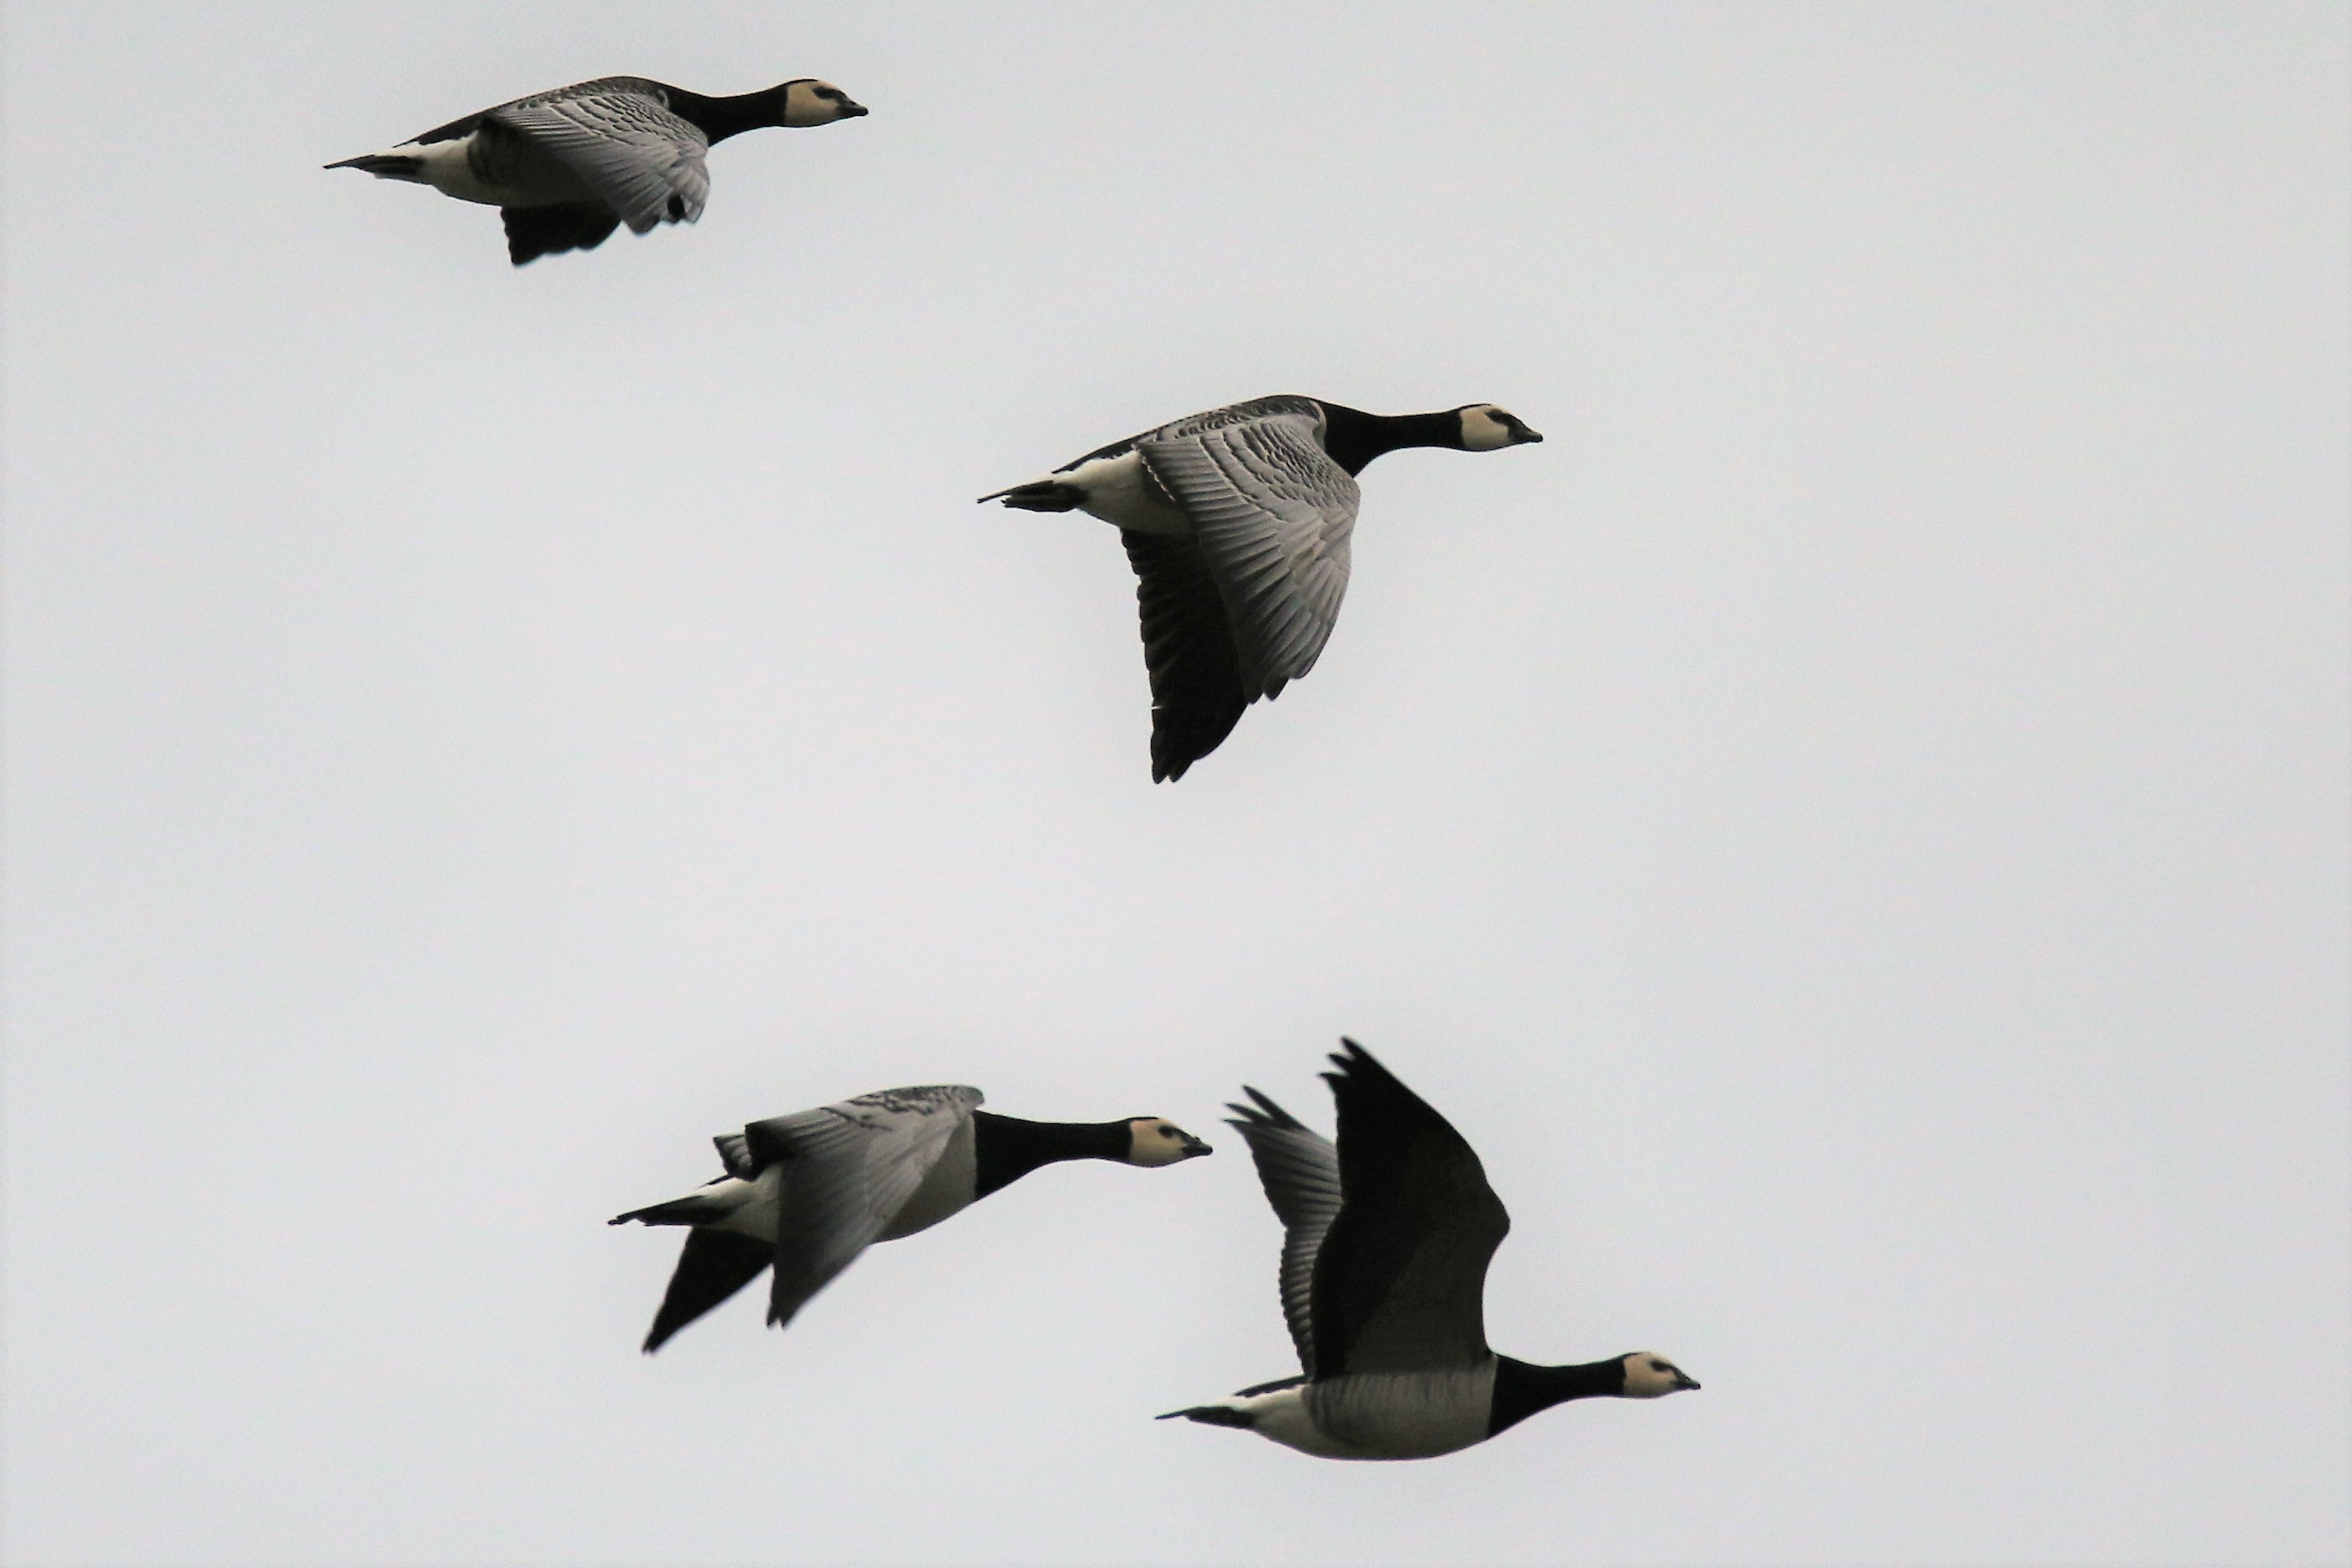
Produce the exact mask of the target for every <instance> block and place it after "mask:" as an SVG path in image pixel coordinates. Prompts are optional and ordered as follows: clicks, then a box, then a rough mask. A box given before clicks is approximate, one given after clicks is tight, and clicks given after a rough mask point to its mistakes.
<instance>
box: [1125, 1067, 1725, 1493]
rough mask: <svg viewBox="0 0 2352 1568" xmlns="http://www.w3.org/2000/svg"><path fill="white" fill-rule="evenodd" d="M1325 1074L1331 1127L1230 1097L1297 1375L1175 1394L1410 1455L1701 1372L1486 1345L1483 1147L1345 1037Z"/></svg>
mask: <svg viewBox="0 0 2352 1568" xmlns="http://www.w3.org/2000/svg"><path fill="white" fill-rule="evenodd" d="M1340 1045H1341V1047H1342V1048H1343V1049H1342V1050H1341V1051H1340V1052H1339V1054H1337V1055H1335V1056H1333V1057H1332V1058H1331V1061H1333V1063H1334V1064H1335V1066H1336V1069H1337V1070H1336V1071H1330V1072H1327V1073H1325V1074H1324V1075H1323V1077H1324V1079H1325V1081H1326V1082H1328V1083H1329V1084H1330V1085H1331V1097H1332V1098H1333V1099H1334V1100H1335V1101H1337V1102H1338V1103H1339V1146H1338V1147H1337V1148H1334V1147H1333V1146H1332V1145H1331V1144H1330V1142H1329V1140H1328V1139H1326V1138H1323V1137H1320V1136H1318V1134H1314V1133H1312V1132H1309V1131H1308V1130H1307V1128H1306V1127H1305V1126H1303V1125H1302V1124H1300V1123H1299V1122H1298V1120H1297V1118H1296V1117H1294V1116H1292V1115H1291V1114H1290V1113H1288V1112H1287V1111H1285V1110H1284V1109H1283V1108H1282V1107H1281V1106H1279V1105H1277V1104H1276V1103H1274V1102H1273V1101H1271V1100H1269V1099H1267V1098H1266V1097H1265V1095H1263V1094H1261V1093H1259V1092H1257V1091H1256V1090H1255V1089H1248V1088H1246V1087H1245V1088H1244V1092H1245V1093H1247V1094H1248V1095H1249V1097H1250V1099H1251V1101H1252V1102H1253V1103H1251V1104H1248V1105H1234V1106H1231V1107H1229V1109H1231V1110H1232V1111H1233V1113H1234V1115H1233V1116H1232V1118H1231V1124H1232V1125H1234V1126H1235V1127H1238V1128H1239V1129H1241V1134H1242V1136H1243V1137H1244V1138H1246V1139H1247V1140H1248V1141H1249V1146H1250V1155H1251V1157H1252V1158H1253V1159H1255V1161H1256V1163H1257V1172H1258V1179H1259V1180H1260V1181H1261V1182H1262V1183H1263V1184H1264V1185H1265V1196H1266V1200H1267V1201H1268V1202H1269V1203H1271V1204H1272V1205H1273V1206H1274V1212H1275V1214H1276V1217H1277V1218H1280V1219H1281V1221H1282V1226H1283V1241H1282V1312H1283V1316H1284V1317H1286V1319H1288V1320H1289V1323H1290V1337H1291V1340H1292V1342H1293V1343H1295V1344H1296V1345H1297V1349H1298V1364H1299V1365H1300V1367H1301V1368H1302V1369H1303V1370H1304V1375H1303V1376H1298V1377H1286V1378H1282V1379H1280V1380H1278V1381H1276V1382H1273V1383H1261V1384H1258V1385H1255V1386H1254V1387H1250V1388H1244V1389H1243V1390H1241V1392H1239V1393H1238V1394H1235V1395H1234V1396H1232V1397H1231V1398H1228V1399H1223V1400H1220V1401H1218V1402H1217V1403H1215V1404H1213V1405H1195V1406H1192V1407H1191V1408H1189V1409H1184V1410H1171V1411H1170V1412H1168V1414H1167V1415H1166V1416H1161V1417H1160V1419H1161V1420H1163V1421H1164V1420H1170V1419H1172V1418H1174V1417H1176V1416H1184V1417H1186V1418H1187V1419H1189V1420H1193V1421H1201V1422H1205V1423H1207V1424H1208V1425H1210V1426H1213V1427H1243V1428H1244V1429H1245V1430H1248V1431H1253V1432H1255V1433H1256V1434H1257V1435H1258V1436H1259V1437H1267V1438H1271V1439H1272V1440H1273V1441H1275V1442H1277V1443H1281V1444H1285V1445H1286V1446H1287V1447H1290V1448H1297V1449H1298V1450H1299V1451H1300V1452H1301V1453H1307V1454H1313V1455H1316V1456H1317V1457H1318V1458H1327V1459H1421V1458H1432V1457H1433V1456H1435V1455H1438V1454H1450V1453H1453V1452H1454V1451H1455V1450H1456V1449H1459V1448H1469V1447H1470V1446H1471V1445H1473V1444H1475V1443H1483V1442H1485V1441H1486V1439H1487V1438H1489V1437H1493V1436H1495V1435H1496V1433H1497V1432H1500V1431H1502V1430H1504V1429H1505V1428H1507V1427H1513V1426H1516V1425H1517V1424H1518V1423H1519V1422H1521V1421H1524V1420H1526V1419H1527V1418H1528V1416H1532V1415H1534V1414H1535V1413H1536V1412H1537V1411H1538V1410H1543V1409H1547V1408H1549V1406H1554V1405H1558V1404H1559V1403H1561V1402H1562V1401H1564V1400H1569V1399H1585V1398H1590V1397H1591V1396H1595V1395H1608V1396H1615V1397H1617V1398H1621V1399H1654V1398H1657V1397H1658V1396H1661V1395H1666V1394H1673V1393H1675V1392H1677V1391H1679V1390H1681V1389H1685V1388H1696V1387H1697V1386H1698V1385H1697V1384H1696V1382H1694V1381H1693V1380H1692V1379H1691V1378H1689V1377H1687V1376H1685V1375H1684V1374H1683V1372H1682V1369H1681V1368H1679V1367H1677V1366H1676V1365H1675V1364H1674V1363H1673V1362H1671V1361H1669V1360H1667V1359H1666V1358H1665V1357H1664V1356H1662V1355H1654V1354H1651V1353H1649V1352H1647V1351H1636V1352H1634V1353H1633V1354H1629V1355H1619V1356H1612V1357H1611V1358H1610V1359H1608V1360H1607V1361H1594V1362H1587V1363H1585V1364H1581V1365H1577V1366H1535V1365H1530V1364H1528V1363H1527V1362H1524V1361H1514V1360H1512V1359H1511V1358H1510V1357H1509V1356H1507V1355H1496V1354H1495V1353H1494V1352H1493V1351H1491V1350H1489V1349H1487V1348H1486V1316H1485V1298H1486V1264H1487V1261H1488V1260H1490V1259H1492V1258H1493V1257H1494V1255H1495V1249H1496V1247H1498V1246H1500V1245H1501V1244H1502V1240H1503V1236H1504V1234H1505V1233H1506V1232H1507V1231H1508V1230H1509V1229H1510V1228H1511V1221H1510V1217H1509V1216H1508V1215H1507V1214H1506V1213H1504V1212H1503V1204H1502V1200H1501V1199H1500V1198H1497V1197H1496V1196H1495V1193H1494V1189H1493V1188H1491V1187H1489V1186H1487V1185H1486V1171H1485V1170H1484V1169H1483V1168H1482V1167H1481V1166H1479V1164H1478V1156H1477V1155H1475V1153H1473V1152H1472V1150H1471V1148H1470V1145H1468V1144H1467V1143H1465V1142H1464V1141H1463V1137H1462V1134H1459V1133H1457V1132H1455V1131H1454V1128H1453V1127H1452V1125H1450V1124H1448V1123H1447V1122H1446V1120H1445V1118H1444V1117H1443V1116H1441V1115H1439V1114H1438V1113H1436V1112H1435V1111H1433V1110H1432V1109H1430V1107H1429V1105H1428V1104H1427V1103H1425V1102H1423V1100H1422V1098H1421V1097H1420V1096H1419V1095H1417V1094H1415V1093H1414V1092H1412V1090H1410V1089H1407V1088H1406V1087H1405V1086H1404V1085H1403V1084H1402V1083H1400V1082H1397V1080H1396V1078H1395V1076H1394V1075H1393V1074H1391V1072H1390V1071H1389V1070H1388V1069H1387V1068H1385V1067H1382V1066H1381V1064H1380V1063H1379V1062H1378V1061H1374V1060H1372V1057H1371V1054H1370V1052H1369V1051H1365V1050H1364V1048H1363V1047H1362V1046H1360V1045H1358V1044H1357V1043H1356V1042H1355V1041H1354V1040H1341V1041H1340Z"/></svg>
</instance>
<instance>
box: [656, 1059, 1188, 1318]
mask: <svg viewBox="0 0 2352 1568" xmlns="http://www.w3.org/2000/svg"><path fill="white" fill-rule="evenodd" d="M981 1103H982V1094H981V1092H980V1091H979V1090H977V1089H972V1088H969V1087H966V1086H964V1085H961V1084H932V1085H926V1086H923V1087H919V1088H908V1089H885V1090H878V1091H877V1092H874V1093H871V1094H860V1095H857V1096H856V1097H854V1098H852V1099H848V1100H845V1101H841V1102H839V1103H835V1104H831V1105H821V1106H818V1107H817V1108H816V1109H814V1110H813V1111H801V1112H796V1113H793V1114H792V1115H788V1116H772V1117H770V1118H769V1119H767V1120H766V1121H762V1122H753V1123H751V1124H749V1125H747V1126H746V1127H744V1129H743V1130H742V1131H741V1132H740V1133H722V1134H719V1136H718V1137H717V1138H715V1139H713V1140H712V1142H713V1143H714V1144H715V1145H717V1146H718V1150H719V1161H720V1163H721V1164H722V1165H724V1166H726V1168H727V1174H726V1175H725V1176H719V1177H718V1178H716V1179H715V1180H713V1181H710V1182H709V1183H707V1184H705V1185H704V1186H699V1187H698V1188H696V1189H695V1190H694V1191H692V1192H690V1193H688V1194H687V1195H686V1196H685V1197H678V1198H673V1199H671V1200H670V1201H669V1202H667V1203H657V1204H655V1205H653V1206H652V1207H647V1208H638V1209H632V1210H630V1211H629V1212H628V1213H626V1214H623V1215H618V1216H616V1217H614V1219H613V1220H612V1222H611V1223H613V1224H614V1225H624V1224H626V1223H628V1222H629V1221H631V1220H635V1221H637V1222H638V1223H640V1224H644V1225H678V1226H686V1227H688V1231H687V1237H686V1244H685V1246H684V1248H683V1249H681V1250H680V1252H679V1255H678V1261H677V1270H675V1272H673V1274H672V1275H671V1277H670V1282H669V1290H668V1291H667V1293H666V1294H665V1295H664V1297H663V1300H662V1304H661V1310H660V1311H659V1312H657V1313H656V1314H655V1317H654V1322H653V1328H652V1330H651V1331H650V1332H649V1333H647V1334H646V1343H645V1349H646V1352H647V1353H648V1354H650V1353H652V1352H654V1351H656V1350H658V1349H660V1348H661V1346H662V1343H663V1342H664V1341H666V1340H667V1339H668V1338H669V1337H670V1336H671V1335H672V1334H674V1333H677V1331H678V1330H679V1329H681V1328H684V1327H685V1326H686V1325H687V1324H688V1323H690V1322H693V1321H694V1320H695V1319H697V1318H698V1317H700V1316H701V1315H702V1314H703V1313H705V1312H709V1311H710V1309H711V1308H713V1307H715V1306H717V1305H718V1304H719V1302H721V1301H725V1300H726V1299H727V1298H728V1297H730V1296H731V1295H733V1294H734V1293H735V1292H736V1291H740V1290H741V1289H742V1288H743V1287H744V1286H746V1285H748V1284H750V1283H751V1281H753V1280H755V1279H757V1278H759V1276H760V1274H761V1271H762V1270H769V1269H773V1270H774V1271H775V1272H774V1277H773V1280H772V1283H771V1287H770V1293H769V1301H768V1321H769V1322H771V1323H773V1324H776V1325H777V1326H779V1327H781V1326H782V1325H783V1324H786V1323H789V1322H791V1321H792V1320H793V1315H794V1314H795V1313H797V1312H799V1311H800V1309H801V1308H802V1307H803V1305H805V1304H806V1303H807V1301H808V1300H809V1298H811V1297H812V1296H814V1295H815V1294H816V1293H817V1292H818V1291H821V1290H823V1289H824V1287H825V1286H826V1285H827V1284H828V1283H830V1282H831V1281H832V1280H833V1278H834V1276H835V1275H836V1274H838V1273H840V1272H841V1270H844V1269H845V1268H847V1267H848V1266H849V1265H850V1264H851V1263H852V1262H854V1261H856V1258H857V1255H858V1254H859V1253H861V1252H863V1251H864V1250H866V1248H867V1247H869V1246H871V1245H873V1244H874V1243H876V1242H877V1241H896V1240H898V1239H900V1238H901V1237H907V1236H912V1235H914V1234H915V1233H916V1232H917V1231H919V1230H928V1229H929V1228H931V1227H932V1226H934V1225H937V1224H938V1223H940V1221H941V1220H943V1219H946V1218H950V1217H951V1216H953V1215H955V1214H958V1213H961V1211H962V1210H964V1209H966V1208H968V1207H971V1205H972V1204H974V1203H977V1202H978V1201H980V1199H982V1198H983V1197H987V1196H989V1194H991V1193H992V1192H995V1191H997V1190H999V1189H1000V1188H1003V1187H1004V1186H1010V1185H1011V1184H1012V1183H1013V1182H1015V1181H1018V1180H1019V1179H1020V1178H1021V1177H1023V1176H1026V1175H1028V1174H1029V1172H1031V1171H1033V1170H1035V1169H1036V1168H1038V1167H1039V1166H1045V1165H1052V1164H1055V1163H1056V1162H1059V1161H1063V1160H1076V1159H1101V1160H1113V1161H1116V1162H1118V1163H1120V1164H1124V1165H1133V1166H1168V1165H1174V1164H1176V1163H1178V1162H1179V1161H1181V1160H1187V1159H1191V1158H1193V1157H1194V1156H1196V1155H1205V1154H1207V1153H1209V1145H1206V1144H1204V1143H1202V1141H1201V1140H1200V1139H1198V1138H1195V1137H1193V1136H1192V1134H1190V1133H1187V1132H1185V1131H1184V1130H1183V1129H1182V1128H1181V1127H1177V1126H1175V1125H1174V1124H1171V1123H1169V1122H1165V1121H1162V1120H1161V1119H1160V1118H1159V1117H1157V1116H1133V1117H1128V1118H1125V1119H1123V1120H1120V1121H1116V1122H1030V1121H1024V1120H1023V1119H1022V1118H1020V1117H1017V1116H999V1115H994V1114H992V1113H989V1112H986V1111H982V1110H981V1109H980V1105H981Z"/></svg>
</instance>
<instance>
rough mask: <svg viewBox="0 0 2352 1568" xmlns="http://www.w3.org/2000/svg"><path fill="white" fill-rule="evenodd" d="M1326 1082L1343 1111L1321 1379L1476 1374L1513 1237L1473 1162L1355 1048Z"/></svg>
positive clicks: (1318, 1306)
mask: <svg viewBox="0 0 2352 1568" xmlns="http://www.w3.org/2000/svg"><path fill="white" fill-rule="evenodd" d="M1340 1045H1341V1047H1342V1050H1341V1051H1340V1052H1339V1054H1337V1055H1335V1056H1333V1057H1332V1058H1331V1060H1332V1061H1333V1063H1334V1064H1335V1067H1336V1071H1330V1072H1327V1073H1325V1074H1324V1075H1323V1076H1324V1079H1325V1081H1326V1082H1328V1083H1329V1084H1330V1085H1331V1095H1332V1098H1333V1099H1334V1100H1335V1101H1337V1102H1338V1103H1339V1173H1340V1191H1341V1194H1342V1202H1341V1204H1340V1207H1339V1214H1338V1216H1337V1217H1336V1218H1333V1220H1332V1221H1331V1224H1330V1228H1329V1229H1328V1231H1326V1232H1325V1234H1324V1237H1323V1245H1322V1247H1321V1249H1320V1250H1319V1253H1318V1257H1317V1258H1316V1260H1315V1281H1314V1289H1313V1293H1312V1301H1311V1319H1312V1322H1313V1323H1314V1329H1315V1368H1316V1375H1318V1376H1319V1377H1333V1376H1337V1375H1339V1374H1341V1373H1349V1372H1418V1371H1427V1370H1431V1369H1434V1368H1440V1367H1463V1366H1470V1365H1475V1364H1477V1363H1479V1362H1481V1361H1483V1360H1484V1359H1485V1358H1486V1356H1487V1355H1488V1354H1490V1353H1489V1352H1488V1350H1487V1348H1486V1265H1487V1264H1488V1263H1489V1262H1490V1261H1492V1260H1493V1259H1494V1256H1495V1249H1496V1248H1497V1247H1499V1246H1501V1245H1502V1243H1503V1238H1504V1237H1505V1236H1506V1235H1507V1234H1508V1233H1509V1231H1510V1228H1511V1217H1510V1216H1509V1215H1508V1214H1507V1213H1506V1212H1505V1211H1504V1208H1503V1202H1502V1199H1500V1198H1498V1197H1496V1196H1495V1191H1494V1189H1493V1188H1492V1187H1490V1186H1487V1185H1486V1170H1485V1168H1484V1167H1483V1166H1480V1165H1479V1163H1478V1156H1477V1155H1476V1154H1475V1152H1474V1151H1473V1150H1472V1149H1471V1147H1470V1145H1468V1144H1467V1143H1465V1141H1464V1140H1463V1137H1462V1134H1459V1133H1457V1132H1455V1131H1454V1128H1453V1125H1452V1124H1450V1123H1448V1122H1447V1121H1446V1120H1445V1118H1444V1117H1443V1116H1441V1115H1439V1114H1438V1113H1436V1112H1435V1111H1434V1110H1432V1109H1431V1108H1430V1106H1429V1104H1428V1103H1427V1102H1425V1101H1423V1099H1422V1098H1421V1096H1419V1095H1418V1094H1415V1093H1414V1092H1412V1090H1410V1089H1408V1088H1406V1087H1405V1086H1404V1085H1403V1084H1402V1083H1401V1082H1398V1081H1397V1079H1396V1077H1395V1075H1394V1074H1392V1073H1391V1072H1390V1071H1389V1070H1388V1069H1387V1068H1385V1067H1382V1066H1381V1064H1380V1063H1379V1062H1378V1061H1374V1060H1372V1058H1371V1056H1370V1053H1368V1052H1367V1051H1365V1050H1364V1048H1363V1047H1361V1046H1360V1045H1358V1044H1357V1043H1356V1042H1355V1041H1353V1040H1342V1041H1340Z"/></svg>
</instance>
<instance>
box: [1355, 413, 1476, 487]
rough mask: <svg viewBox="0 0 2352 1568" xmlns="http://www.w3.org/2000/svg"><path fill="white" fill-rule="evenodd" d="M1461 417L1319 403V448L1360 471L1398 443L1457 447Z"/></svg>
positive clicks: (1460, 439) (1460, 433)
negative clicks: (1321, 418)
mask: <svg viewBox="0 0 2352 1568" xmlns="http://www.w3.org/2000/svg"><path fill="white" fill-rule="evenodd" d="M1461 444H1462V419H1461V416H1460V415H1459V414H1456V413H1453V412H1452V411H1451V410H1449V411H1447V412H1446V413H1365V412H1364V411H1363V410H1361V409H1360V408H1344V407H1342V406H1340V405H1339V404H1338V403H1336V402H1327V403H1324V404H1323V450H1324V451H1326V452H1328V453H1329V454H1330V455H1331V461H1332V462H1334V463H1337V464H1338V465H1339V466H1340V467H1342V468H1345V469H1346V470H1347V471H1348V472H1349V474H1351V475H1353V474H1360V473H1362V472H1363V471H1364V468H1365V466H1366V465H1369V464H1370V462H1371V460H1372V459H1373V458H1375V457H1381V456H1384V455H1387V454H1389V453H1391V452H1394V451H1396V450H1397V449H1398V448H1399V447H1402V446H1456V447H1458V446H1460V445H1461Z"/></svg>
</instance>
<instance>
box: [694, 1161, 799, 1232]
mask: <svg viewBox="0 0 2352 1568" xmlns="http://www.w3.org/2000/svg"><path fill="white" fill-rule="evenodd" d="M783 1186H784V1167H783V1166H781V1165H773V1166H769V1167H768V1168H767V1169H766V1170H763V1171H761V1173H760V1174H759V1175H758V1176H756V1177H754V1178H752V1179H751V1180H750V1181H745V1180H744V1179H743V1178H742V1177H740V1176H730V1177H728V1178H727V1179H726V1180H725V1181H722V1182H713V1183H712V1184H711V1185H710V1186H708V1187H706V1188H705V1189H704V1192H705V1194H706V1195H707V1196H708V1197H711V1198H712V1199H715V1200H717V1201H719V1202H722V1203H723V1202H729V1201H732V1202H733V1203H734V1205H735V1207H734V1208H733V1209H732V1210H730V1212H729V1213H728V1215H727V1217H726V1218H724V1219H718V1220H712V1221H709V1222H708V1223H707V1224H705V1225H704V1227H703V1228H705V1229H707V1230H732V1231H736V1232H738V1233H740V1234H741V1235H744V1236H749V1237H752V1238H754V1239H757V1240H761V1241H765V1242H768V1243H770V1244H771V1245H772V1244H773V1243H774V1241H775V1239H776V1220H777V1217H778V1213H779V1210H780V1206H781V1202H782V1197H783Z"/></svg>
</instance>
